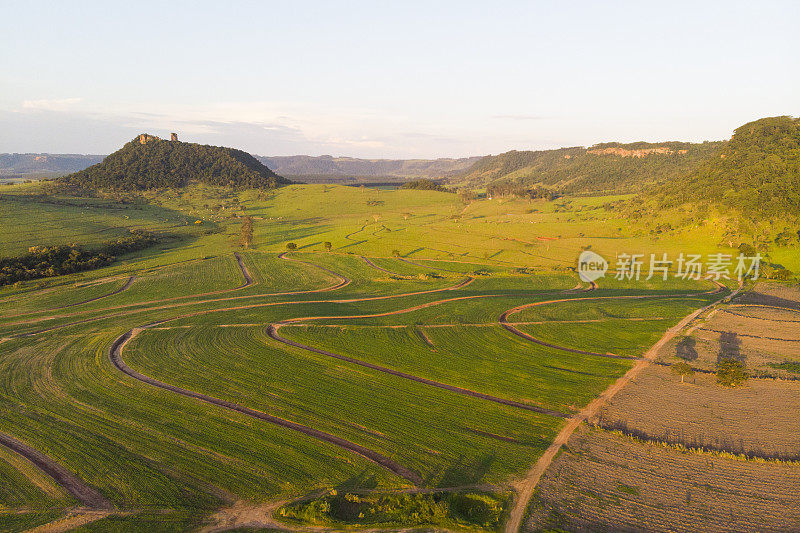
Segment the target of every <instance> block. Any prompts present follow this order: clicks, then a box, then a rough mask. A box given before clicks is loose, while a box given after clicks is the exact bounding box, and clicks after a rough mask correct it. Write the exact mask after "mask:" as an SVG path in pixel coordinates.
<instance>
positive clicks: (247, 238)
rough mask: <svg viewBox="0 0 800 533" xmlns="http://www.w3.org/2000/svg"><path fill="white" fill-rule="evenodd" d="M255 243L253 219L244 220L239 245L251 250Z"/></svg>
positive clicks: (246, 218) (245, 218)
mask: <svg viewBox="0 0 800 533" xmlns="http://www.w3.org/2000/svg"><path fill="white" fill-rule="evenodd" d="M252 243H253V217H244V218H243V219H242V230H241V234H240V236H239V244H240V245H241V246H244V247H245V248H250V245H251V244H252Z"/></svg>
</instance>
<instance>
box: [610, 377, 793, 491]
mask: <svg viewBox="0 0 800 533" xmlns="http://www.w3.org/2000/svg"><path fill="white" fill-rule="evenodd" d="M798 421H800V382H798V381H781V380H773V379H751V380H749V381H748V383H747V384H746V385H745V386H744V387H741V388H727V387H723V386H721V385H719V384H717V382H716V376H715V375H714V374H702V373H697V374H695V376H693V377H692V378H689V379H688V381H687V382H686V383H681V382H680V378H679V377H678V376H676V375H675V374H673V373H672V372H671V371H670V369H669V368H668V367H663V366H656V365H654V366H651V367H649V368H647V369H646V370H645V371H644V372H642V373H641V375H640V376H639V377H638V378H637V379H636V380H635V381H633V382H631V383H629V384H628V386H627V387H625V389H623V390H622V391H620V392H619V394H617V395H616V396H615V397H614V399H613V400H612V401H611V402H610V403H609V404H608V405H607V406H606V407H605V408H604V409H602V410H601V411H600V414H599V416H598V418H597V419H596V420H595V422H597V423H599V424H600V425H602V426H604V427H618V428H624V427H627V428H629V429H632V430H636V431H637V432H642V433H644V434H646V435H647V436H649V437H651V438H654V439H657V440H665V441H669V442H680V443H683V444H685V445H687V446H703V447H709V448H713V449H723V450H727V451H731V452H734V453H751V454H755V455H759V456H770V457H794V456H800V422H798ZM796 468H797V469H798V471H800V465H798V466H797V467H796ZM798 489H800V487H798Z"/></svg>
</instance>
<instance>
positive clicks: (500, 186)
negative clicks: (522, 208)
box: [486, 181, 561, 201]
mask: <svg viewBox="0 0 800 533" xmlns="http://www.w3.org/2000/svg"><path fill="white" fill-rule="evenodd" d="M486 194H487V195H489V196H516V197H517V198H527V199H529V200H534V199H536V198H544V199H546V200H550V201H552V200H555V199H557V198H561V195H560V194H559V193H558V192H556V191H553V190H550V189H545V188H544V187H541V186H535V187H527V186H525V185H520V184H519V183H514V182H509V181H500V182H496V183H492V184H491V185H489V186H488V187H486Z"/></svg>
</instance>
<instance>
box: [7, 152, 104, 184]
mask: <svg viewBox="0 0 800 533" xmlns="http://www.w3.org/2000/svg"><path fill="white" fill-rule="evenodd" d="M104 157H105V156H104V155H92V154H89V155H86V154H31V153H28V154H0V178H2V177H10V176H14V177H34V178H40V177H56V176H63V175H64V174H69V173H72V172H78V171H79V170H83V169H85V168H86V167H89V166H91V165H96V164H97V163H99V162H100V161H102V160H103V158H104Z"/></svg>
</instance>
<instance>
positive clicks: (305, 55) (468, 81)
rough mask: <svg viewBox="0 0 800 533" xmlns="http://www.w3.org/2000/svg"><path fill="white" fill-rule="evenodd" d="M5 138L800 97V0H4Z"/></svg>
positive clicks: (421, 128) (252, 137) (699, 112)
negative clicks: (799, 25)
mask: <svg viewBox="0 0 800 533" xmlns="http://www.w3.org/2000/svg"><path fill="white" fill-rule="evenodd" d="M0 13H2V16H0V152H82V153H108V152H110V151H113V150H114V149H116V148H117V147H119V146H120V145H121V144H123V143H124V142H125V141H127V140H129V139H130V138H132V137H133V136H134V135H135V134H137V133H139V132H142V131H147V132H151V133H155V134H157V135H159V134H160V135H163V134H165V133H168V132H170V131H177V132H179V134H180V136H181V139H182V140H189V141H197V142H204V143H212V144H223V145H228V146H236V147H240V148H243V149H246V150H248V151H250V152H253V153H256V154H262V155H288V154H301V153H305V154H311V155H319V154H332V155H351V156H359V157H438V156H465V155H482V154H486V153H498V152H502V151H505V150H509V149H538V148H553V147H559V146H575V145H589V144H593V143H596V142H601V141H609V140H620V141H635V140H648V141H660V140H672V139H677V140H693V141H698V140H705V139H723V138H727V137H729V136H730V134H731V131H732V130H733V128H735V127H737V126H739V125H741V124H742V123H744V122H747V121H750V120H753V119H756V118H759V117H763V116H774V115H786V114H788V115H795V116H796V115H798V114H800V59H798V58H800V31H798V21H800V2H796V1H783V2H779V1H772V2H770V1H761V2H753V1H750V2H730V1H729V2H697V1H695V2H678V1H673V2H663V1H661V2H580V1H573V2H556V1H552V2H504V1H497V0H495V1H491V2H490V1H485V2H469V1H465V0H461V1H454V2H444V1H442V2H436V1H432V0H428V1H423V2H414V1H404V2H380V1H376V0H372V1H365V2H302V1H285V2H236V1H226V2H220V1H214V2H198V1H196V2H182V1H169V2H163V1H161V2H148V1H142V0H135V1H126V2H108V1H106V2H78V1H75V2H22V1H14V2H11V1H8V0H0Z"/></svg>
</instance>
